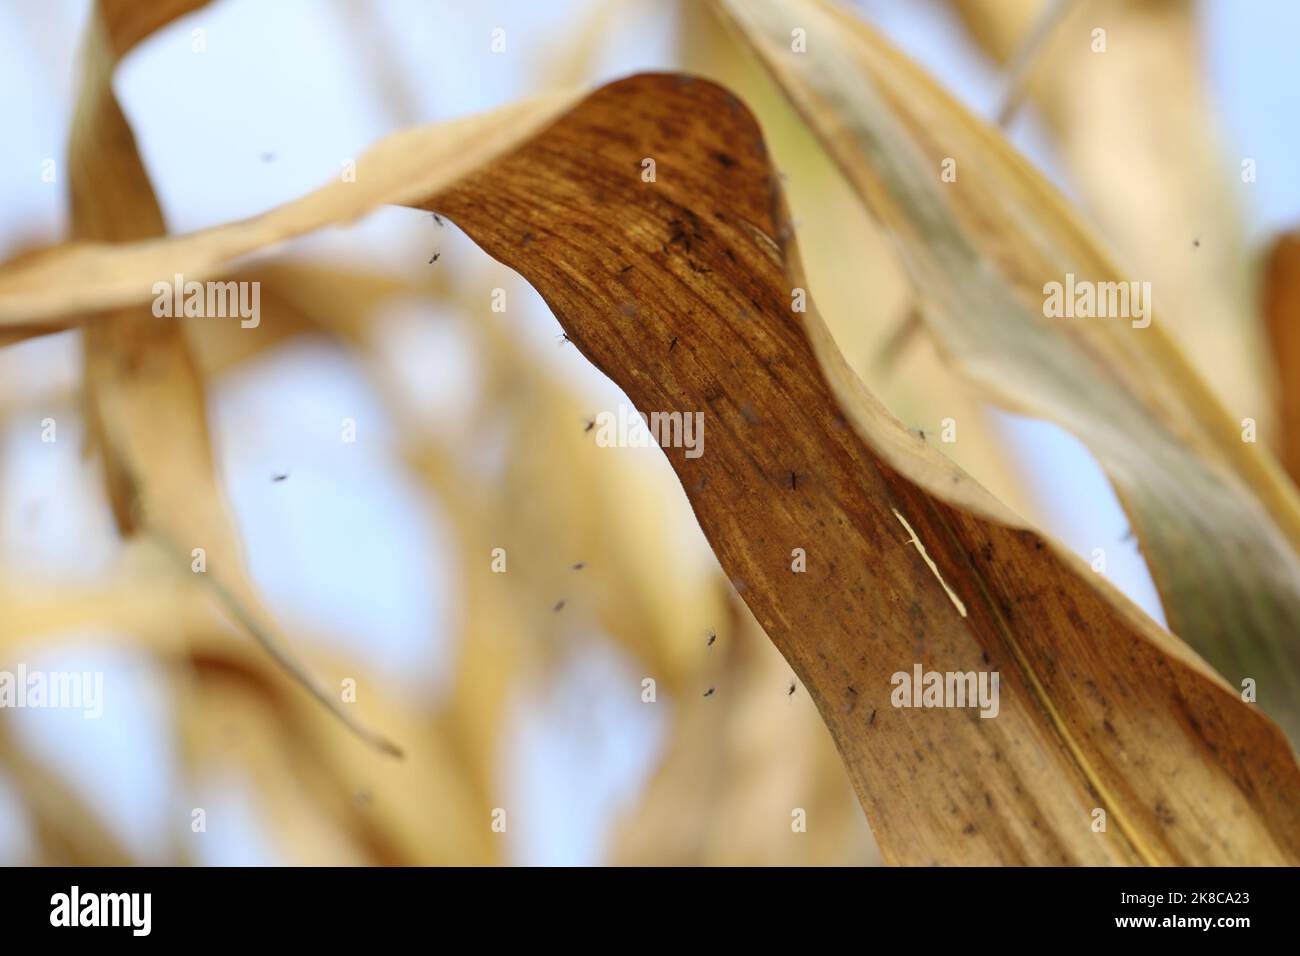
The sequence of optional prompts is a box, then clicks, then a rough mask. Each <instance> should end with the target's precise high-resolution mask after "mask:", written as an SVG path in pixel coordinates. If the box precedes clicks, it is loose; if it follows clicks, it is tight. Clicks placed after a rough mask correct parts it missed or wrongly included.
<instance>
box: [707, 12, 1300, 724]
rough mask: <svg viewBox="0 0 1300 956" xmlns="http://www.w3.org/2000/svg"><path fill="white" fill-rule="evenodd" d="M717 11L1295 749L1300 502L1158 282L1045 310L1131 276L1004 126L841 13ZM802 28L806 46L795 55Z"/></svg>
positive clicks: (1202, 642)
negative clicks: (1094, 484) (1233, 412)
mask: <svg viewBox="0 0 1300 956" xmlns="http://www.w3.org/2000/svg"><path fill="white" fill-rule="evenodd" d="M718 6H719V7H720V8H721V9H723V10H724V11H726V12H727V14H728V15H729V16H730V17H732V19H733V20H734V22H735V23H736V24H737V25H738V26H739V28H740V29H741V31H742V32H743V34H744V35H745V36H746V37H747V38H748V39H749V40H750V42H751V44H752V45H753V46H754V49H755V51H756V52H757V53H758V55H759V57H760V59H762V61H763V62H764V63H765V64H766V65H767V66H768V68H769V70H770V71H771V72H772V74H773V76H774V77H775V78H776V79H777V81H778V82H779V83H780V84H781V86H782V88H783V89H784V90H785V91H786V93H787V94H788V95H789V96H790V97H791V99H792V100H793V101H794V103H795V105H796V107H797V108H798V109H799V110H800V112H801V113H802V114H803V116H804V117H805V119H806V120H807V121H808V122H809V124H810V125H811V126H812V127H813V128H814V129H815V130H816V131H817V132H818V134H819V136H820V137H821V138H822V141H823V143H824V144H825V146H826V148H827V150H828V151H829V152H830V153H831V155H833V156H834V157H835V158H836V160H837V162H838V163H839V165H840V168H841V169H842V170H843V171H844V173H845V175H846V176H847V177H848V179H849V180H850V182H852V183H853V185H854V187H855V188H856V189H857V191H858V193H859V195H860V196H861V198H862V199H863V201H864V202H865V203H866V204H867V205H868V207H869V208H870V209H871V210H872V211H873V213H874V214H875V215H876V217H877V218H878V219H879V220H880V221H881V223H882V224H883V225H884V226H885V227H886V228H887V229H888V230H889V231H890V233H891V235H892V236H893V238H894V241H895V245H896V247H897V249H898V251H899V253H900V255H901V256H902V258H903V261H904V262H905V263H906V264H907V268H908V270H909V273H910V274H911V277H912V281H913V283H914V285H915V286H916V288H917V289H918V290H919V291H920V292H921V293H922V294H923V299H922V304H923V309H922V315H923V317H924V319H925V320H926V323H927V325H928V326H929V328H930V329H931V331H932V332H933V333H934V336H935V338H936V339H937V341H938V342H939V343H940V345H941V346H942V347H943V348H944V349H945V352H946V354H947V356H948V357H949V359H950V361H951V362H952V363H953V364H954V366H955V367H957V368H958V369H960V370H961V371H962V372H963V373H964V374H965V375H967V376H968V377H969V378H970V379H971V381H973V382H974V383H975V384H977V385H978V386H980V387H981V388H982V389H983V390H984V391H985V394H986V395H988V397H990V398H991V399H992V400H993V401H996V402H998V403H1000V404H1002V405H1005V406H1006V407H1009V408H1011V409H1014V410H1017V411H1022V412H1024V413H1025V414H1028V415H1035V416H1039V417H1043V418H1047V419H1050V420H1052V421H1055V422H1057V423H1058V424H1060V425H1061V426H1063V427H1064V428H1065V429H1066V430H1068V431H1070V432H1072V433H1073V434H1075V435H1076V436H1078V437H1079V439H1080V440H1082V441H1083V443H1084V444H1085V445H1086V446H1087V447H1088V448H1089V450H1091V451H1092V452H1093V453H1094V454H1095V455H1096V457H1097V459H1098V461H1099V463H1100V464H1101V466H1102V468H1103V469H1105V471H1106V473H1107V474H1108V475H1109V477H1110V478H1111V480H1112V482H1113V483H1114V484H1115V488H1116V492H1117V494H1118V496H1119V499H1120V502H1121V504H1122V505H1123V506H1124V508H1125V510H1126V511H1127V512H1128V515H1129V518H1130V521H1131V523H1132V525H1133V529H1134V531H1135V532H1136V535H1137V538H1138V541H1139V542H1140V544H1141V547H1142V551H1143V554H1144V555H1145V556H1146V558H1147V561H1148V564H1149V567H1150V570H1151V575H1152V578H1153V579H1154V582H1155V585H1156V587H1157V589H1158V590H1159V592H1160V596H1161V599H1162V601H1163V604H1164V608H1165V611H1166V614H1167V617H1168V620H1169V622H1170V627H1171V629H1172V630H1173V631H1174V633H1175V634H1177V635H1179V636H1180V637H1182V638H1183V639H1184V640H1186V641H1187V642H1188V643H1189V644H1191V645H1192V647H1193V648H1195V649H1196V651H1197V652H1198V653H1199V654H1201V655H1202V656H1203V657H1205V658H1206V660H1208V661H1209V662H1210V663H1211V664H1212V665H1213V666H1214V667H1215V668H1216V669H1217V670H1218V671H1219V672H1220V673H1221V674H1223V675H1224V676H1225V677H1226V678H1227V679H1228V680H1229V681H1230V682H1231V683H1233V684H1234V685H1237V686H1242V682H1243V681H1244V680H1246V679H1250V680H1253V681H1255V682H1256V683H1257V685H1258V687H1259V688H1261V690H1260V693H1259V700H1260V706H1261V707H1263V708H1264V709H1265V710H1266V711H1267V712H1268V713H1269V714H1270V715H1272V716H1273V717H1274V718H1276V719H1277V720H1278V721H1279V722H1281V723H1282V725H1283V726H1284V727H1285V728H1286V729H1287V731H1288V732H1289V733H1290V734H1291V739H1292V740H1293V741H1296V740H1300V641H1297V640H1296V635H1295V622H1296V621H1297V620H1300V554H1298V553H1297V547H1300V497H1298V496H1297V494H1296V489H1295V488H1294V486H1293V485H1292V484H1291V483H1290V482H1289V481H1288V480H1287V478H1286V475H1285V474H1284V473H1283V471H1282V470H1281V469H1280V468H1279V467H1278V465H1277V462H1276V461H1274V460H1273V458H1272V457H1271V456H1270V455H1269V454H1268V452H1266V451H1263V450H1262V449H1261V448H1260V446H1259V445H1258V444H1256V443H1253V442H1245V441H1243V431H1242V423H1241V422H1239V421H1237V420H1235V419H1234V418H1233V417H1232V416H1230V415H1229V414H1228V413H1227V412H1226V411H1225V409H1224V408H1223V406H1222V405H1221V404H1220V402H1219V400H1218V399H1217V398H1216V397H1215V396H1214V394H1213V393H1212V391H1211V390H1210V388H1209V387H1208V385H1207V384H1206V383H1205V382H1204V381H1203V380H1202V379H1201V378H1200V377H1199V376H1198V375H1197V373H1196V372H1195V370H1194V369H1193V368H1192V367H1191V366H1190V365H1189V364H1188V362H1187V361H1186V359H1185V358H1184V357H1183V355H1182V353H1181V352H1180V351H1179V349H1178V348H1177V346H1176V345H1175V344H1174V342H1173V341H1172V340H1171V339H1170V337H1169V336H1168V335H1167V334H1166V332H1165V331H1164V328H1163V325H1162V318H1161V315H1160V314H1159V313H1157V314H1155V315H1154V316H1153V314H1152V313H1151V311H1150V303H1151V299H1152V297H1154V299H1155V301H1156V302H1162V301H1165V297H1166V295H1167V291H1162V290H1161V289H1155V288H1152V289H1151V290H1150V295H1148V296H1146V314H1145V315H1144V316H1136V315H1135V316H1132V317H1125V318H1115V317H1109V318H1065V317H1060V318H1058V317H1049V316H1048V315H1047V314H1046V313H1047V311H1048V310H1047V309H1046V307H1045V293H1047V291H1048V283H1052V282H1055V283H1058V284H1060V285H1061V286H1062V287H1064V286H1065V285H1066V283H1067V282H1068V281H1072V280H1071V279H1069V278H1068V277H1070V276H1073V277H1076V278H1077V279H1078V280H1080V281H1081V282H1086V283H1090V284H1091V283H1098V284H1109V283H1116V284H1117V285H1116V287H1115V288H1116V289H1118V284H1123V286H1124V288H1125V290H1127V289H1128V283H1129V282H1130V281H1137V278H1138V277H1134V276H1132V275H1126V274H1124V273H1123V272H1121V271H1120V270H1118V269H1117V268H1116V267H1115V266H1114V265H1113V264H1112V263H1111V262H1110V261H1109V260H1108V259H1107V257H1106V255H1105V254H1104V253H1103V252H1102V251H1101V249H1100V247H1099V246H1098V245H1097V243H1096V242H1095V240H1093V238H1092V237H1091V236H1090V234H1089V233H1088V231H1087V229H1086V227H1085V226H1084V225H1083V224H1082V223H1081V222H1080V221H1079V220H1078V218H1077V216H1076V214H1075V213H1074V211H1073V210H1072V209H1071V208H1070V206H1069V205H1068V203H1067V202H1066V201H1065V200H1064V199H1063V198H1062V197H1061V195H1060V194H1059V192H1058V191H1057V190H1056V189H1055V188H1054V187H1053V186H1052V185H1051V184H1050V183H1048V182H1047V181H1046V180H1045V179H1044V178H1043V177H1042V176H1041V175H1040V174H1039V173H1038V172H1037V171H1036V170H1034V169H1033V168H1032V166H1030V164H1029V163H1028V162H1026V161H1025V160H1024V159H1023V158H1022V157H1021V156H1020V155H1019V154H1018V153H1017V152H1016V151H1015V150H1014V149H1013V148H1012V147H1011V146H1009V145H1008V144H1007V142H1006V140H1005V139H1004V138H1003V137H1002V135H1001V134H1000V133H999V132H998V131H997V130H995V129H993V128H991V127H989V126H988V125H986V124H984V123H983V122H981V121H980V120H979V119H977V118H976V117H974V116H972V115H971V114H970V113H969V112H968V111H967V110H966V109H965V108H964V107H963V106H962V105H961V104H960V103H958V102H957V101H956V100H955V99H954V98H953V97H952V96H950V95H949V94H948V93H946V92H945V91H944V90H943V89H941V88H940V87H939V86H938V85H937V84H936V83H935V81H934V80H933V79H932V78H931V77H929V76H928V75H927V74H926V73H925V72H924V71H922V70H921V69H920V68H918V67H917V66H916V65H915V64H914V63H912V62H911V61H909V60H908V59H906V58H905V57H904V56H902V55H901V54H900V53H898V52H897V51H896V50H895V49H893V48H892V47H891V46H890V45H889V44H888V43H886V42H885V41H884V40H883V39H881V38H880V37H879V36H877V35H876V33H875V32H874V31H872V30H871V29H870V28H869V27H868V26H867V25H866V24H864V23H862V22H861V21H860V20H858V19H857V18H856V17H854V16H852V15H850V14H848V13H846V12H845V11H843V10H841V9H839V8H837V7H834V6H832V5H830V4H826V3H823V2H821V0H754V2H753V3H737V2H732V0H718ZM792 29H801V30H804V31H805V34H806V43H807V50H808V52H806V53H802V54H801V53H795V52H792V50H791V31H792ZM949 162H955V163H956V165H955V166H947V167H946V166H945V163H949ZM945 169H947V170H948V171H952V170H955V171H956V177H955V179H954V180H953V181H944V179H943V178H942V176H943V174H944V171H945ZM1101 287H1102V288H1103V289H1104V288H1105V287H1104V286H1101ZM1139 289H1140V287H1139ZM1146 322H1149V323H1150V324H1149V325H1145V326H1144V324H1143V323H1146ZM1135 326H1136V327H1135Z"/></svg>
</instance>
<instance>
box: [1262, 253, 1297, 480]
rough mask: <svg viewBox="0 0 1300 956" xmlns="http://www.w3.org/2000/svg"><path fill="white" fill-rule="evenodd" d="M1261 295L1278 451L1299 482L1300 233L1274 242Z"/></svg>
mask: <svg viewBox="0 0 1300 956" xmlns="http://www.w3.org/2000/svg"><path fill="white" fill-rule="evenodd" d="M1262 299H1263V302H1262V308H1263V312H1264V326H1265V329H1266V331H1267V333H1268V337H1269V341H1270V343H1271V344H1272V353H1273V363H1274V365H1275V367H1276V369H1277V377H1278V385H1279V401H1278V416H1277V417H1278V422H1279V424H1280V426H1281V433H1282V438H1281V441H1280V442H1278V445H1279V455H1280V456H1281V458H1282V464H1283V465H1285V466H1286V470H1287V472H1288V473H1289V474H1290V475H1291V478H1292V479H1293V480H1294V481H1296V482H1298V483H1300V234H1298V233H1289V234H1287V235H1283V236H1279V237H1278V238H1277V241H1276V242H1274V243H1273V248H1272V249H1271V250H1270V251H1269V253H1268V256H1267V260H1266V262H1265V264H1264V287H1263V291H1262Z"/></svg>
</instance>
